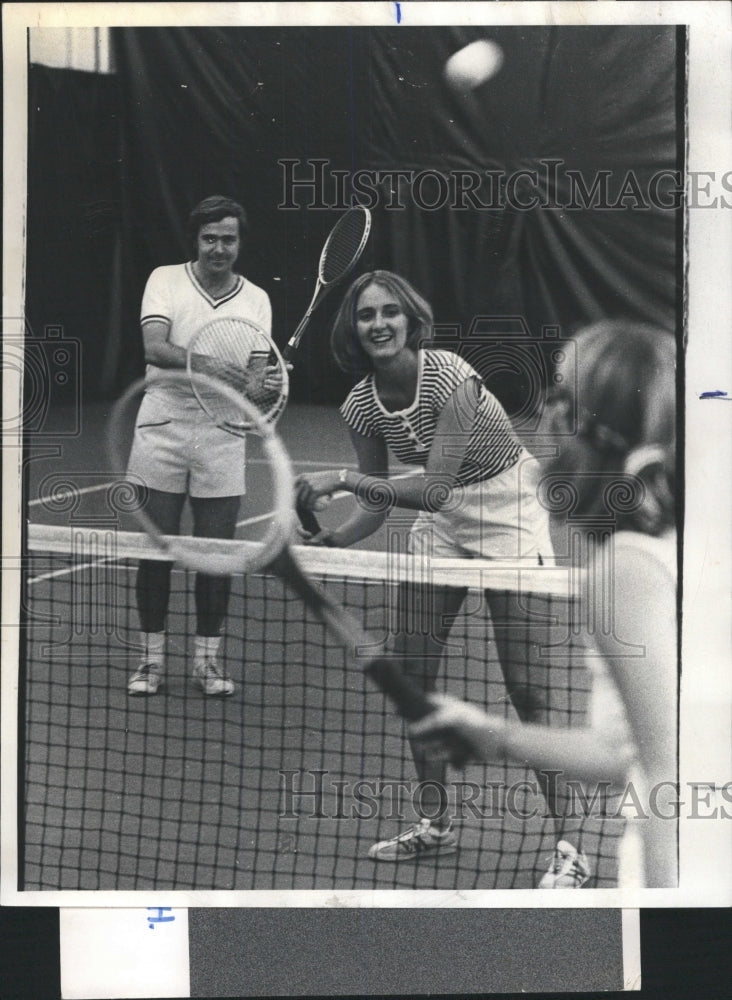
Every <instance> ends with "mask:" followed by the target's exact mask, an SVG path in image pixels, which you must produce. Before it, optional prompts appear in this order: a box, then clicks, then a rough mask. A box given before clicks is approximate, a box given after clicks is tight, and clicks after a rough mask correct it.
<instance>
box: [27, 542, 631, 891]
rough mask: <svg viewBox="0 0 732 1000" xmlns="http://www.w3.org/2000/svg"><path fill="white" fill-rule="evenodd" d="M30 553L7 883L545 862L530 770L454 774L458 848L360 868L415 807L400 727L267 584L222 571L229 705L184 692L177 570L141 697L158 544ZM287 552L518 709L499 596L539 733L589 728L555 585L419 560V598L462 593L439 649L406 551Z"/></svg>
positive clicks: (551, 830)
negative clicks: (401, 574)
mask: <svg viewBox="0 0 732 1000" xmlns="http://www.w3.org/2000/svg"><path fill="white" fill-rule="evenodd" d="M27 542H28V545H27V547H28V552H27V558H26V559H25V560H24V563H25V566H24V577H25V580H24V590H25V594H26V599H25V602H24V604H25V612H24V614H25V621H24V626H25V627H24V628H23V630H22V631H23V642H22V644H21V645H22V654H21V663H20V692H21V708H20V731H19V752H20V755H21V758H20V759H21V767H22V769H23V777H24V780H23V782H22V793H21V802H20V808H21V817H20V822H19V827H20V830H21V838H20V841H21V849H20V852H19V853H20V859H19V860H20V881H21V886H20V888H24V889H29V890H30V889H36V890H38V889H40V890H95V889H99V890H102V889H104V890H149V889H166V890H176V889H181V890H216V889H221V890H227V889H278V890H282V889H328V890H330V889H341V890H343V889H374V888H377V889H392V888H400V889H492V888H501V889H503V888H530V887H532V886H534V885H535V884H536V883H537V881H538V879H539V877H540V875H541V874H542V873H543V871H545V870H546V867H547V864H548V861H549V859H550V857H551V855H552V851H553V848H554V844H555V842H556V839H557V833H556V830H557V828H556V823H555V820H554V818H552V817H551V816H549V815H548V813H547V808H546V802H545V799H544V796H543V795H542V794H541V791H540V789H539V787H538V785H537V778H536V775H535V774H534V773H533V772H532V771H530V770H527V769H526V768H524V767H520V766H516V765H514V764H509V763H500V764H490V765H487V766H482V765H481V766H477V765H476V766H473V765H470V766H469V767H467V768H466V769H465V770H464V771H460V772H455V771H451V772H450V773H449V776H448V779H447V782H446V785H445V791H446V795H447V800H448V803H449V810H450V813H451V815H452V816H453V821H454V826H455V830H456V832H457V835H458V838H459V849H458V850H457V851H456V852H455V853H454V854H450V855H444V856H442V855H441V856H439V857H434V856H432V857H428V856H425V857H423V858H421V859H420V860H419V861H417V862H404V863H399V864H389V863H387V862H374V861H372V860H371V859H370V858H369V857H368V848H369V847H370V845H371V844H373V843H374V842H375V841H378V840H382V839H385V838H389V837H392V836H394V835H395V834H397V833H399V832H400V831H402V830H403V829H404V827H405V825H409V824H410V823H413V822H414V821H415V818H416V815H417V814H416V805H417V803H418V801H419V799H420V797H421V795H422V790H421V788H420V785H419V782H418V780H417V777H416V774H415V769H414V764H413V761H412V758H411V754H410V751H409V747H408V743H407V740H406V738H405V731H404V726H403V724H402V722H401V720H400V719H399V718H398V717H397V716H396V715H395V713H394V712H393V710H392V709H391V707H390V705H389V704H388V702H387V701H386V700H385V698H384V696H383V695H382V694H381V693H380V692H379V691H378V690H376V689H375V688H374V687H373V685H372V684H371V683H370V682H369V681H368V680H367V679H366V678H365V677H364V676H363V675H362V673H361V672H360V671H359V669H358V666H357V665H355V666H354V665H353V663H352V660H351V658H350V657H346V656H345V655H344V653H343V650H342V649H340V648H339V647H338V646H337V645H336V644H335V643H334V642H333V640H332V639H331V638H330V637H329V635H328V633H327V631H326V629H325V627H324V626H323V625H322V624H321V623H320V622H319V621H318V620H316V619H315V618H313V617H312V615H311V614H310V613H309V612H308V611H306V610H305V608H304V607H303V605H302V603H301V601H300V600H299V599H298V598H297V597H296V596H295V595H293V594H291V593H289V592H288V590H287V587H286V585H285V584H284V583H283V582H282V581H281V580H279V579H277V578H275V577H274V576H272V575H269V574H267V573H266V572H264V573H257V574H246V575H245V574H241V575H237V576H235V577H234V580H233V586H232V595H231V600H230V605H229V614H228V617H227V621H226V631H225V637H224V640H223V643H222V651H221V654H220V659H221V662H222V665H223V666H224V669H225V670H226V673H227V674H228V675H229V676H230V677H232V678H233V679H234V680H235V682H236V691H235V693H234V695H233V696H231V697H230V698H227V699H225V700H221V699H216V698H206V697H204V696H203V695H202V693H201V692H200V691H199V690H197V689H196V688H194V687H193V686H192V685H191V683H190V676H191V665H192V650H193V631H194V629H195V626H194V625H193V624H192V623H193V622H195V609H194V606H193V604H194V598H193V594H194V581H193V579H192V574H190V573H189V572H188V571H185V570H183V569H178V568H177V567H176V568H175V569H174V572H173V586H172V596H171V604H170V610H169V615H168V625H167V658H166V668H165V678H164V684H163V686H162V687H161V689H160V691H159V692H158V693H157V694H156V695H155V696H153V697H137V698H131V697H130V696H129V695H128V694H127V680H128V678H129V676H130V674H131V672H132V671H134V669H135V667H136V665H137V663H138V661H139V656H140V647H139V634H138V631H137V630H138V620H137V610H136V607H135V591H134V584H135V571H136V567H137V561H138V560H139V559H140V558H146V559H156V558H161V555H160V553H159V552H158V551H157V550H156V549H154V547H152V546H151V545H150V544H149V542H148V540H147V539H146V537H145V536H142V535H139V534H136V533H125V532H118V531H116V530H115V531H109V532H106V531H104V530H102V529H88V528H84V529H82V528H76V527H71V528H58V527H49V526H40V525H31V526H30V527H29V531H28V540H27ZM201 544H204V545H205V544H206V543H205V542H202V543H201ZM299 555H300V556H301V561H302V563H303V565H304V566H305V568H306V570H308V571H309V572H310V573H311V574H312V575H313V576H314V577H315V578H316V579H318V580H319V581H321V582H322V583H323V584H324V586H325V587H326V588H327V590H328V592H329V593H331V594H332V595H333V596H334V597H336V598H337V600H338V601H340V602H341V603H342V604H343V605H344V606H345V607H347V608H348V609H349V610H350V611H352V612H353V613H354V614H355V615H357V617H358V619H359V621H360V622H361V623H362V625H363V627H364V628H366V629H367V630H368V631H369V632H370V633H372V634H373V635H374V637H375V639H377V640H378V641H382V640H384V639H387V638H389V637H393V636H394V635H395V633H396V632H399V631H402V632H407V633H409V635H410V643H411V644H412V645H414V644H415V643H422V646H421V649H422V653H421V654H420V655H424V656H427V655H430V656H434V655H439V656H440V658H441V663H440V670H439V674H438V690H448V691H450V692H451V693H454V694H456V695H458V696H460V697H463V698H467V699H469V700H471V701H473V702H475V703H477V704H479V705H483V706H486V707H489V708H490V709H491V710H493V711H502V712H505V713H506V714H507V715H513V713H514V708H513V706H512V704H511V702H510V700H509V698H508V696H507V693H506V685H505V683H504V679H503V676H502V672H501V665H500V663H499V662H498V657H497V651H496V644H495V634H496V632H495V629H494V626H493V623H492V621H491V614H490V611H489V608H488V606H487V601H486V596H485V595H486V593H488V594H492V595H494V597H495V595H504V598H505V599H504V600H503V603H502V604H499V605H498V606H501V607H503V608H504V609H509V608H511V607H513V608H516V609H518V611H519V618H520V619H521V618H523V620H524V621H526V620H528V622H529V627H528V629H527V630H523V631H522V626H521V622H520V621H519V623H518V624H517V623H516V622H502V623H500V627H501V628H509V629H510V628H515V629H517V633H516V634H517V635H519V636H524V639H523V646H522V647H521V648H519V651H518V659H519V660H520V661H522V662H521V663H519V664H518V665H514V669H513V671H512V674H513V677H514V682H516V678H517V677H519V682H518V686H519V688H520V687H521V682H520V676H519V674H518V673H517V667H518V668H522V669H524V671H525V678H526V685H527V686H529V685H530V688H531V691H533V692H534V693H535V692H537V691H539V692H542V696H543V698H544V700H545V702H546V703H547V705H548V719H549V721H550V722H551V723H552V724H554V725H557V726H572V725H582V724H583V723H584V722H585V720H586V712H587V706H588V699H589V690H590V680H589V676H590V675H589V672H588V669H587V665H586V662H585V657H584V642H583V640H582V636H581V634H578V633H577V632H576V629H575V627H574V625H573V622H572V615H571V614H570V609H571V607H572V601H571V599H570V598H569V597H568V592H569V590H568V579H567V573H566V571H564V570H560V569H556V568H550V569H542V568H534V569H531V570H529V569H526V568H521V569H518V568H515V569H511V568H505V567H500V566H492V567H490V568H486V567H487V566H488V565H489V564H485V563H477V562H476V563H473V562H471V561H465V560H455V561H451V562H447V561H444V560H435V561H433V562H432V563H431V564H430V570H429V572H430V583H431V585H434V586H445V587H450V588H453V589H458V590H459V589H461V588H467V593H466V595H465V599H464V601H463V603H462V606H461V609H460V611H459V613H457V614H455V615H454V621H453V623H452V628H451V632H450V638H449V642H448V644H447V645H446V646H445V647H440V648H439V649H437V650H436V649H435V644H434V642H433V641H432V640H431V638H430V620H431V619H430V614H429V603H428V601H429V594H431V593H432V590H431V589H425V588H415V587H408V588H405V587H399V586H397V585H396V583H395V580H396V579H397V578H398V574H397V571H396V569H395V566H396V565H397V563H398V559H397V560H396V561H395V559H394V557H393V556H392V555H388V554H381V553H370V552H359V551H353V550H348V551H345V550H344V551H341V550H335V549H300V550H299ZM496 606H497V605H496V603H495V601H494V603H493V607H494V611H495V607H496ZM514 646H515V647H517V644H516V643H514ZM410 648H411V647H410ZM517 648H518V647H517ZM529 664H531V666H530V669H529V666H528V665H529ZM518 697H519V695H518V694H517V693H516V692H514V701H516V700H517V698H518ZM574 805H575V808H576V806H577V803H575V804H574ZM585 811H587V810H585ZM589 812H590V815H588V816H583V817H582V820H581V823H580V824H579V829H580V836H581V847H582V850H583V851H584V852H585V853H586V854H587V855H588V856H590V857H591V858H592V865H593V869H594V880H593V882H592V884H593V885H595V886H598V887H610V886H612V885H614V884H615V880H616V874H617V864H616V853H617V850H616V849H617V844H618V839H619V837H620V836H621V834H622V823H621V822H620V821H617V820H614V819H613V820H611V819H608V818H606V817H602V816H599V815H598V814H597V804H596V803H595V808H594V809H592V810H589ZM575 826H577V823H575Z"/></svg>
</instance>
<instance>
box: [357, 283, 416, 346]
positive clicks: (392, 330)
mask: <svg viewBox="0 0 732 1000" xmlns="http://www.w3.org/2000/svg"><path fill="white" fill-rule="evenodd" d="M356 333H357V334H358V340H359V343H360V344H361V347H362V348H363V350H364V351H365V352H366V354H367V355H368V356H369V357H370V358H371V360H372V362H374V363H375V364H378V362H379V361H386V360H388V359H389V358H393V357H396V355H398V354H400V353H401V352H402V351H403V350H404V348H405V346H406V344H407V337H408V333H409V319H408V317H407V315H406V313H405V312H404V310H403V308H402V305H401V303H400V302H399V300H398V299H397V298H396V297H395V296H394V295H393V294H392V293H391V292H390V291H389V290H388V289H387V288H384V287H383V285H377V284H371V285H367V286H366V288H364V290H363V291H362V292H361V294H360V295H359V297H358V302H357V303H356Z"/></svg>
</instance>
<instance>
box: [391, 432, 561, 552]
mask: <svg viewBox="0 0 732 1000" xmlns="http://www.w3.org/2000/svg"><path fill="white" fill-rule="evenodd" d="M539 473H540V468H539V463H538V462H537V460H536V459H535V458H534V457H533V456H531V455H529V454H528V452H524V453H523V455H522V457H521V458H520V459H519V461H518V462H517V463H516V465H514V466H513V467H512V468H510V469H507V470H506V472H503V473H501V474H500V475H499V476H494V477H493V478H492V479H487V480H485V481H484V482H480V483H474V484H472V485H471V486H465V487H463V488H462V490H456V492H455V496H454V499H453V500H452V501H451V502H450V503H449V504H448V505H446V507H445V508H443V509H442V510H441V511H440V512H439V513H436V514H429V513H427V512H425V511H422V512H420V514H419V515H418V517H417V519H416V520H415V522H414V524H413V526H412V529H411V532H410V548H411V550H412V552H416V551H420V552H423V553H424V552H426V551H429V552H431V554H432V555H433V556H436V557H437V558H446V559H447V558H463V559H464V558H480V559H496V560H502V561H510V562H513V561H514V560H521V561H523V560H530V561H531V562H533V563H535V564H536V565H544V566H551V565H554V549H553V547H552V542H551V536H550V534H549V515H548V514H547V512H546V510H544V508H543V507H542V506H541V504H540V503H539V501H538V499H537V485H538V482H539Z"/></svg>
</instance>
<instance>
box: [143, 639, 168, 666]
mask: <svg viewBox="0 0 732 1000" xmlns="http://www.w3.org/2000/svg"><path fill="white" fill-rule="evenodd" d="M140 640H141V643H142V660H143V663H158V664H160V665H161V666H162V664H163V661H164V660H165V632H140Z"/></svg>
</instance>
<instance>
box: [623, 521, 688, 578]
mask: <svg viewBox="0 0 732 1000" xmlns="http://www.w3.org/2000/svg"><path fill="white" fill-rule="evenodd" d="M613 544H614V549H615V557H616V559H617V558H618V557H619V558H620V559H621V560H622V561H623V562H624V563H631V562H640V563H642V564H644V565H645V566H647V567H649V568H650V567H655V568H656V570H657V572H659V573H662V574H664V575H666V576H668V577H669V578H670V579H672V580H675V579H676V575H677V567H678V552H677V547H676V532H675V531H667V532H664V534H662V535H657V536H656V535H644V534H641V533H640V532H639V531H618V532H617V533H616V535H615V536H614V539H613Z"/></svg>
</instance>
